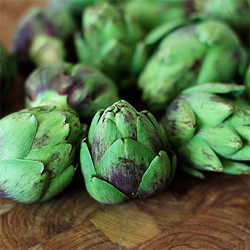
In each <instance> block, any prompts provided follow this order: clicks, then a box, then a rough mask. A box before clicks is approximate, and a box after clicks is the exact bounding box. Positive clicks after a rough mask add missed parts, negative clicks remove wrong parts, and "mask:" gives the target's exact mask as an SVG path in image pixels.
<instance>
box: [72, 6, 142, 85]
mask: <svg viewBox="0 0 250 250" xmlns="http://www.w3.org/2000/svg"><path fill="white" fill-rule="evenodd" d="M83 34H84V37H83V38H81V36H80V34H78V35H76V38H75V45H76V50H77V54H78V57H79V60H80V61H81V62H83V63H86V64H88V65H93V66H95V67H97V68H99V69H100V70H102V71H103V72H104V73H106V74H107V75H108V76H110V77H111V78H113V79H114V80H115V81H116V82H117V83H118V84H119V85H120V86H122V87H126V86H128V85H130V84H131V83H133V80H132V79H133V78H134V76H136V74H137V73H138V72H139V71H140V70H141V68H142V67H143V65H144V63H145V61H146V50H145V47H144V44H143V43H142V42H140V39H141V38H142V35H143V34H142V31H141V29H140V28H139V26H137V25H136V23H134V22H133V20H132V19H131V18H130V16H129V15H126V14H125V13H123V12H122V11H120V9H118V8H116V7H114V6H113V5H111V4H110V3H100V4H97V5H95V6H91V7H88V8H86V9H85V11H84V13H83ZM124 77H125V78H126V79H128V80H124Z"/></svg>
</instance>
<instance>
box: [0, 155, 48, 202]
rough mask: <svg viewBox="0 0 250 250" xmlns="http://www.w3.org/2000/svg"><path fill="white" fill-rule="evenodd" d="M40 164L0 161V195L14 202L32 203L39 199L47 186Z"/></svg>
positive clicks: (14, 160)
mask: <svg viewBox="0 0 250 250" xmlns="http://www.w3.org/2000/svg"><path fill="white" fill-rule="evenodd" d="M43 171H44V165H43V163H42V162H38V161H30V160H19V159H7V160H0V194H1V196H2V197H6V198H9V199H12V200H15V201H19V202H23V203H33V202H36V201H37V200H39V199H40V197H41V196H42V194H43V192H44V189H45V188H46V187H47V184H48V176H47V174H46V173H44V172H43Z"/></svg>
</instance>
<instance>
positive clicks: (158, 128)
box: [141, 111, 169, 147]
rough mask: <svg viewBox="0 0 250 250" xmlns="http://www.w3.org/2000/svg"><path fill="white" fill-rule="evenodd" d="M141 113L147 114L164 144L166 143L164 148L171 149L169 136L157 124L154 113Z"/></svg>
mask: <svg viewBox="0 0 250 250" xmlns="http://www.w3.org/2000/svg"><path fill="white" fill-rule="evenodd" d="M141 113H143V114H145V115H146V116H147V117H148V119H149V120H150V121H151V122H152V124H153V125H154V127H155V129H156V130H157V132H158V134H159V135H160V138H161V140H162V142H163V143H164V147H169V145H168V141H167V136H166V135H165V133H164V132H163V128H162V127H161V126H160V124H159V123H158V122H157V120H156V118H155V117H154V115H153V114H152V113H150V112H148V111H142V112H141Z"/></svg>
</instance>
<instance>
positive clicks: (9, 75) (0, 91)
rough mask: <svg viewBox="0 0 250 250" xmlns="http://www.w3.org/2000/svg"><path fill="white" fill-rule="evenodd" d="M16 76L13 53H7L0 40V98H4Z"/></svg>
mask: <svg viewBox="0 0 250 250" xmlns="http://www.w3.org/2000/svg"><path fill="white" fill-rule="evenodd" d="M16 76H17V65H16V60H15V58H14V57H13V55H11V54H10V53H8V51H7V50H6V49H5V48H4V46H3V44H2V42H1V41H0V98H4V95H6V93H7V91H8V90H9V89H10V87H11V86H12V85H13V84H14V81H15V78H16ZM0 105H1V103H0Z"/></svg>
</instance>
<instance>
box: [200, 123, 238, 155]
mask: <svg viewBox="0 0 250 250" xmlns="http://www.w3.org/2000/svg"><path fill="white" fill-rule="evenodd" d="M198 135H199V137H201V138H202V139H203V140H204V141H205V142H207V143H208V145H209V146H210V147H211V148H212V149H213V150H214V151H215V152H216V153H218V154H219V155H221V156H224V157H226V158H227V156H230V155H231V154H233V153H235V152H236V151H238V150H239V149H240V148H242V147H243V142H242V140H241V138H240V136H239V135H238V133H237V132H236V131H235V130H234V129H233V128H230V127H229V126H227V125H225V124H221V125H219V126H217V127H212V128H207V129H201V130H200V131H199V132H198Z"/></svg>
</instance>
